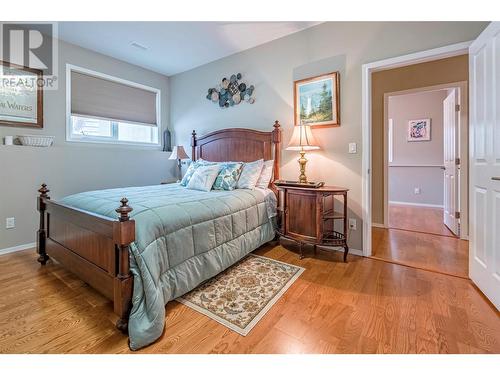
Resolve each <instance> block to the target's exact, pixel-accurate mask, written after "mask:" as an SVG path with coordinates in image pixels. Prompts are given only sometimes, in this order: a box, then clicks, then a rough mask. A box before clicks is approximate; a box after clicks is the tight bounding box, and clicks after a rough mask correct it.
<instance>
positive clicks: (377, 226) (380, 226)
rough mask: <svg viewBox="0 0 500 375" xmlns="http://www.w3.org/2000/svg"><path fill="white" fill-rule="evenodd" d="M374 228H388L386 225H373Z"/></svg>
mask: <svg viewBox="0 0 500 375" xmlns="http://www.w3.org/2000/svg"><path fill="white" fill-rule="evenodd" d="M372 227H375V228H385V227H386V226H385V225H384V224H379V223H372Z"/></svg>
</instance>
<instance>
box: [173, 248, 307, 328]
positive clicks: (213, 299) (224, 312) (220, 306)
mask: <svg viewBox="0 0 500 375" xmlns="http://www.w3.org/2000/svg"><path fill="white" fill-rule="evenodd" d="M303 271H304V268H302V267H298V266H294V265H291V264H287V263H283V262H279V261H277V260H274V259H269V258H265V257H262V256H258V255H253V254H250V255H249V256H247V257H246V258H243V259H242V260H240V261H239V262H238V263H236V264H235V265H234V266H232V267H230V268H228V269H227V270H225V271H224V272H222V273H220V274H219V275H217V276H215V277H213V278H212V279H210V280H208V281H207V282H205V283H203V284H201V285H200V286H198V287H197V288H196V289H194V290H192V291H191V292H189V293H187V294H185V295H183V296H182V297H180V298H177V301H179V302H180V303H183V304H184V305H186V306H189V307H190V308H192V309H194V310H196V311H198V312H200V313H202V314H204V315H206V316H208V317H209V318H212V319H214V320H215V321H217V322H219V323H221V324H223V325H225V326H226V327H228V328H230V329H232V330H233V331H235V332H238V333H239V334H240V335H243V336H246V335H247V334H248V332H250V330H251V329H252V328H253V327H255V325H256V324H257V323H258V322H259V320H260V319H262V317H263V316H264V315H265V314H266V312H268V311H269V309H270V308H271V307H272V306H273V305H274V304H275V303H276V302H277V301H278V299H279V298H280V297H281V296H282V295H283V294H284V293H285V292H286V291H287V289H288V288H289V287H290V286H291V285H292V284H293V283H294V282H295V280H297V278H298V277H299V276H300V274H301V273H302V272H303Z"/></svg>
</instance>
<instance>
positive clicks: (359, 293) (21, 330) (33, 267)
mask: <svg viewBox="0 0 500 375" xmlns="http://www.w3.org/2000/svg"><path fill="white" fill-rule="evenodd" d="M257 253H258V254H260V255H264V256H267V257H271V258H274V259H278V260H281V261H284V262H288V263H292V264H297V265H301V266H303V267H305V268H306V271H305V272H304V273H303V274H302V275H301V277H300V278H299V279H298V280H297V281H296V282H295V283H294V284H293V285H292V286H291V287H290V289H289V290H288V291H287V292H286V293H285V294H284V295H283V297H282V298H281V299H280V300H279V301H278V302H277V303H276V304H275V305H274V306H273V307H272V308H271V310H270V311H269V312H268V313H267V314H266V315H265V316H264V318H263V319H262V320H261V321H260V322H259V323H258V324H257V326H256V327H255V328H254V329H253V330H252V331H251V332H250V333H249V334H248V336H246V337H243V336H240V335H239V334H237V333H235V332H233V331H231V330H229V329H228V328H226V327H224V326H222V325H220V324H218V323H217V322H215V321H213V320H211V319H209V318H207V317H205V316H204V315H201V314H199V313H197V312H195V311H193V310H191V309H190V308H188V307H186V306H184V305H181V304H179V303H176V302H171V303H169V304H168V305H167V308H166V309H167V318H166V329H165V333H164V335H163V336H162V337H161V338H160V340H159V341H158V342H156V343H154V344H152V345H150V346H149V347H147V348H144V349H143V350H140V351H139V353H500V316H499V314H498V312H497V311H496V310H495V309H494V308H493V307H492V306H491V305H490V304H489V303H488V302H487V301H486V299H485V298H484V297H483V296H482V295H481V294H480V292H478V290H477V289H476V288H475V287H474V286H473V285H472V284H471V282H470V281H469V280H466V279H461V278H457V277H451V276H447V275H443V274H439V273H433V272H428V271H422V270H418V269H414V268H409V267H404V266H400V265H395V264H391V263H387V262H383V261H379V260H374V259H370V258H361V257H356V256H349V263H342V261H341V259H342V253H340V252H339V253H338V254H329V253H323V252H320V253H319V254H318V255H317V257H316V258H305V259H303V260H299V259H298V256H297V253H296V252H293V251H290V250H287V249H285V248H283V247H281V246H266V247H263V248H261V249H259V250H257ZM35 258H36V256H35V254H34V251H23V252H17V253H12V254H8V255H4V256H1V257H0V270H1V272H0V283H1V285H2V293H1V294H0V352H1V353H129V349H128V346H127V338H126V337H125V336H124V335H122V334H121V333H120V332H119V331H117V330H116V329H115V327H114V321H115V319H116V317H115V316H114V315H113V313H112V307H111V304H110V303H109V302H108V301H106V299H105V298H104V297H102V296H100V295H99V294H97V293H96V292H95V291H93V290H92V289H91V288H90V287H88V286H86V285H85V284H84V283H82V282H81V281H79V280H78V279H76V278H75V277H74V276H72V275H71V274H69V273H68V272H67V271H65V270H63V269H62V268H61V267H59V266H58V265H57V264H49V265H47V266H46V267H40V265H39V264H38V263H37V262H36V261H35Z"/></svg>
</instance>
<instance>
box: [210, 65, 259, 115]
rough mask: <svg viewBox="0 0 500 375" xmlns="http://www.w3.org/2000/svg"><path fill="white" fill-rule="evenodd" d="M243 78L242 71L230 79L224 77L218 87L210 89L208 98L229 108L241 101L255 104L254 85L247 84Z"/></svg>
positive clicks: (220, 105)
mask: <svg viewBox="0 0 500 375" xmlns="http://www.w3.org/2000/svg"><path fill="white" fill-rule="evenodd" d="M239 80H241V73H238V74H233V75H232V76H231V77H230V78H229V79H227V78H226V77H224V78H222V81H221V83H220V84H219V85H217V87H212V88H209V89H208V93H207V96H206V98H207V99H208V100H211V101H212V102H214V103H218V104H219V107H221V108H228V107H232V106H234V105H237V104H240V103H241V102H244V101H245V102H247V103H250V104H253V103H254V102H255V98H254V97H253V92H254V90H255V87H254V86H253V85H251V86H247V85H246V84H245V83H243V82H239Z"/></svg>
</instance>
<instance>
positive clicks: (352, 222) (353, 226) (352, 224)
mask: <svg viewBox="0 0 500 375" xmlns="http://www.w3.org/2000/svg"><path fill="white" fill-rule="evenodd" d="M349 229H352V230H356V229H357V226H356V219H349Z"/></svg>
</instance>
